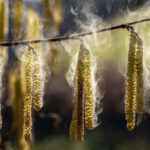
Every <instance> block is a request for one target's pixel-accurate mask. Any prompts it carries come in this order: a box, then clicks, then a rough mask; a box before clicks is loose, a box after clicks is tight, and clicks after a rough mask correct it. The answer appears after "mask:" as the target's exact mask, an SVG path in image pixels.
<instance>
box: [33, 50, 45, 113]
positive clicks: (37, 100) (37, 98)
mask: <svg viewBox="0 0 150 150" xmlns="http://www.w3.org/2000/svg"><path fill="white" fill-rule="evenodd" d="M33 102H34V103H33V104H34V105H33V107H34V109H35V110H37V111H39V110H40V109H41V108H42V106H43V103H42V89H41V69H40V56H39V54H38V53H37V52H36V51H35V52H34V54H33Z"/></svg>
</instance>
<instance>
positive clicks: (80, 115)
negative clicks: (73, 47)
mask: <svg viewBox="0 0 150 150" xmlns="http://www.w3.org/2000/svg"><path fill="white" fill-rule="evenodd" d="M83 69H84V61H83V51H82V49H81V47H80V50H79V54H78V60H77V67H76V75H75V105H74V106H75V107H74V112H73V117H72V121H71V125H70V139H71V140H75V138H77V140H79V141H82V140H83V135H84V105H85V104H84V79H83Z"/></svg>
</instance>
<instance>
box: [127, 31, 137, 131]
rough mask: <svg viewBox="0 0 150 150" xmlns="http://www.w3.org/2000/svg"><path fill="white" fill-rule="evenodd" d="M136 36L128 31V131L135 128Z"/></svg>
mask: <svg viewBox="0 0 150 150" xmlns="http://www.w3.org/2000/svg"><path fill="white" fill-rule="evenodd" d="M135 55H136V35H135V32H134V31H133V30H130V43H129V52H128V66H127V79H126V100H125V112H126V120H127V128H128V130H133V129H134V126H135V111H136V95H135V94H136V63H135V61H136V59H135Z"/></svg>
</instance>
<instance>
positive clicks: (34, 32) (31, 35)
mask: <svg viewBox="0 0 150 150" xmlns="http://www.w3.org/2000/svg"><path fill="white" fill-rule="evenodd" d="M26 15H27V16H26V18H27V19H26V39H28V40H33V39H40V38H41V24H40V17H39V15H38V14H37V13H36V11H35V10H34V9H32V8H30V7H29V8H28V10H27V13H26ZM32 46H33V47H34V48H35V49H36V50H37V49H38V46H39V44H33V45H32ZM36 46H37V47H36Z"/></svg>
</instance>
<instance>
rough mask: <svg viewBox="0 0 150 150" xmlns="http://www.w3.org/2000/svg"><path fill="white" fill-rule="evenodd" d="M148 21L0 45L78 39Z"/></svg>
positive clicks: (1, 44)
mask: <svg viewBox="0 0 150 150" xmlns="http://www.w3.org/2000/svg"><path fill="white" fill-rule="evenodd" d="M148 21H150V18H147V19H142V20H138V21H134V22H129V23H126V24H120V25H117V26H112V27H109V28H104V29H99V30H96V31H92V32H86V33H81V34H76V35H71V36H63V37H56V38H48V39H41V40H28V41H16V42H4V43H0V46H5V47H8V46H17V45H27V44H37V43H44V42H56V41H63V40H76V39H79V37H84V36H87V35H92V34H95V33H100V32H105V31H110V30H116V29H128V26H131V25H135V24H138V23H142V22H148Z"/></svg>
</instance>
